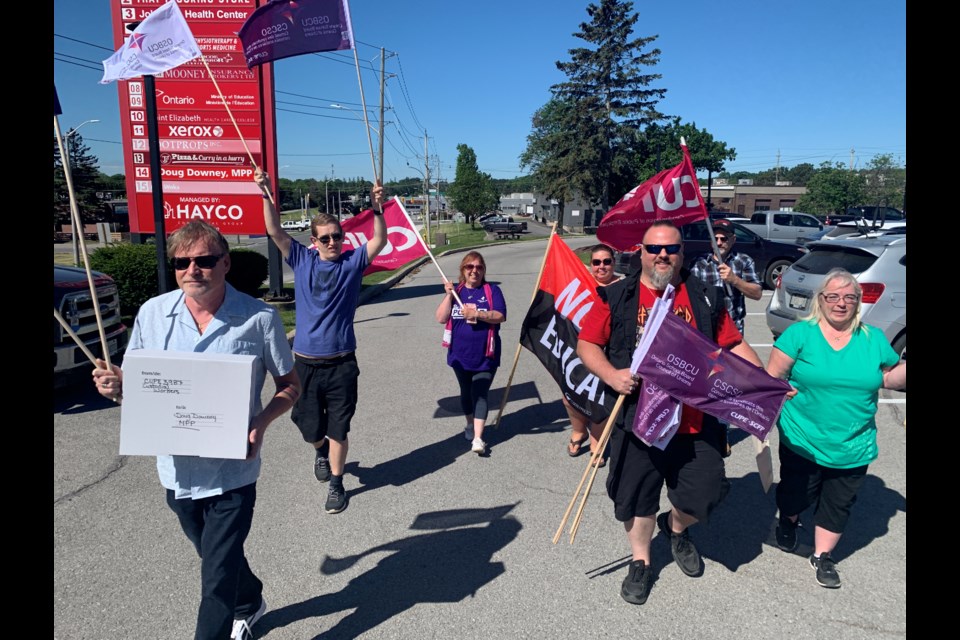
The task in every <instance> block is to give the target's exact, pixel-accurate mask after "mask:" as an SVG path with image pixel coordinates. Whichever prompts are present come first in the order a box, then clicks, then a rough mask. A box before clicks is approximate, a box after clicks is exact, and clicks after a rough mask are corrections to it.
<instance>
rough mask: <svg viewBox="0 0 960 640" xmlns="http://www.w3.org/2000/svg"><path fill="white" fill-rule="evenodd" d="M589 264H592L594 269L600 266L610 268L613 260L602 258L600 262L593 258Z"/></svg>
mask: <svg viewBox="0 0 960 640" xmlns="http://www.w3.org/2000/svg"><path fill="white" fill-rule="evenodd" d="M590 263H591V264H593V266H595V267H599V266H600V265H602V264H605V265H607V266H610V265H611V264H613V258H604V259H603V260H600V259H599V258H594V259H593V260H591V261H590Z"/></svg>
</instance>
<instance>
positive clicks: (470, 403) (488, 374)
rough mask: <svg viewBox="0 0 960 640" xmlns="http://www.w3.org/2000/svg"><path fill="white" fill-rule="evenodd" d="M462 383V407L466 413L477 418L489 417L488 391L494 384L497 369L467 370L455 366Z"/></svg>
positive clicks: (458, 379)
mask: <svg viewBox="0 0 960 640" xmlns="http://www.w3.org/2000/svg"><path fill="white" fill-rule="evenodd" d="M453 372H454V373H455V374H456V375H457V383H458V384H459V385H460V409H461V410H463V413H464V415H468V416H473V417H474V418H475V419H477V420H486V419H487V393H488V392H489V391H490V385H491V384H493V376H495V375H496V373H497V370H496V369H491V370H490V371H466V370H464V369H461V368H459V367H453Z"/></svg>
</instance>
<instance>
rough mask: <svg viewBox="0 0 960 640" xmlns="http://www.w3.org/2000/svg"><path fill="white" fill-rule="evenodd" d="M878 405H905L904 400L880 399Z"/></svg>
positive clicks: (905, 400)
mask: <svg viewBox="0 0 960 640" xmlns="http://www.w3.org/2000/svg"><path fill="white" fill-rule="evenodd" d="M877 402H879V403H880V404H907V399H906V398H880V399H879V400H877Z"/></svg>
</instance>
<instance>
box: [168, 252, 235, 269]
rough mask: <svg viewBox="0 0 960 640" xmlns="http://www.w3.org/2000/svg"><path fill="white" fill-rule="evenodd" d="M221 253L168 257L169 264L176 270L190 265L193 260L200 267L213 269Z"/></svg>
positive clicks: (221, 255)
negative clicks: (190, 256)
mask: <svg viewBox="0 0 960 640" xmlns="http://www.w3.org/2000/svg"><path fill="white" fill-rule="evenodd" d="M222 257H223V254H222V253H221V254H219V255H215V256H196V257H194V258H170V264H171V265H172V266H173V268H174V269H176V270H177V271H183V270H185V269H188V268H189V267H190V263H191V262H195V263H196V265H197V266H198V267H200V268H201V269H213V268H214V267H215V266H217V263H218V262H220V258H222Z"/></svg>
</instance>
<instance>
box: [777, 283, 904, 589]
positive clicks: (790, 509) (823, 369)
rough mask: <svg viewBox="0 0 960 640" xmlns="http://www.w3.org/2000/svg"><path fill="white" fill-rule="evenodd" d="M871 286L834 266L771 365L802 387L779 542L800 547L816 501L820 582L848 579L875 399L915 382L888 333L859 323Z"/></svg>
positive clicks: (784, 419)
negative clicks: (848, 547)
mask: <svg viewBox="0 0 960 640" xmlns="http://www.w3.org/2000/svg"><path fill="white" fill-rule="evenodd" d="M862 295H863V292H862V290H861V289H860V283H858V282H857V280H856V278H854V277H853V276H852V275H851V274H850V273H849V272H848V271H846V270H845V269H839V268H838V269H832V270H831V271H829V272H827V275H826V276H825V277H824V279H823V282H822V283H821V284H820V286H819V287H818V288H817V291H816V293H815V294H814V297H813V300H812V308H811V313H810V315H809V317H808V318H807V319H806V321H801V322H797V323H795V324H793V325H791V326H790V327H789V328H788V329H787V330H786V331H784V332H783V334H782V335H781V336H780V337H779V338H778V339H777V341H776V342H775V343H774V345H773V350H772V352H771V353H770V361H769V362H768V363H767V372H768V373H769V374H770V375H772V376H776V377H779V378H783V379H785V380H787V381H788V382H790V384H792V385H793V386H794V387H795V388H796V390H797V393H796V395H794V396H792V397H791V398H790V399H789V400H788V401H787V402H786V403H785V404H784V407H783V410H782V411H781V412H780V417H779V421H778V426H779V433H780V450H779V453H780V484H779V485H777V509H778V510H779V512H780V516H779V522H778V525H777V531H776V537H777V546H779V547H780V548H781V549H783V550H784V551H788V552H792V551H794V550H795V549H796V548H797V529H798V528H799V527H800V518H799V516H800V514H801V513H802V512H803V511H805V510H806V509H807V507H809V506H810V505H815V508H814V513H813V520H814V534H813V538H814V552H813V555H811V556H810V565H811V566H812V567H813V568H814V569H815V570H816V577H817V583H819V584H820V586H822V587H827V588H831V589H835V588H837V587H839V586H840V575H839V574H838V573H837V569H836V561H835V560H834V559H833V558H832V556H831V554H832V553H833V549H834V547H836V546H837V543H838V542H839V541H840V536H841V535H842V534H843V531H844V529H845V528H846V525H847V520H848V518H849V517H850V508H851V507H852V506H853V503H854V502H856V499H857V491H858V490H859V489H860V485H862V484H863V481H864V478H865V477H866V475H867V465H869V464H870V463H871V462H873V461H874V460H876V458H877V423H876V419H875V418H876V413H877V397H878V391H879V390H880V389H881V388H883V389H903V388H905V387H906V386H907V363H906V362H901V361H899V357H898V356H897V353H896V352H895V351H894V350H893V348H892V347H891V346H890V343H889V342H887V339H886V337H885V336H884V335H883V332H882V331H880V330H879V329H877V328H876V327H872V326H869V325H866V324H863V323H861V322H860V304H861V302H860V301H861V298H862Z"/></svg>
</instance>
